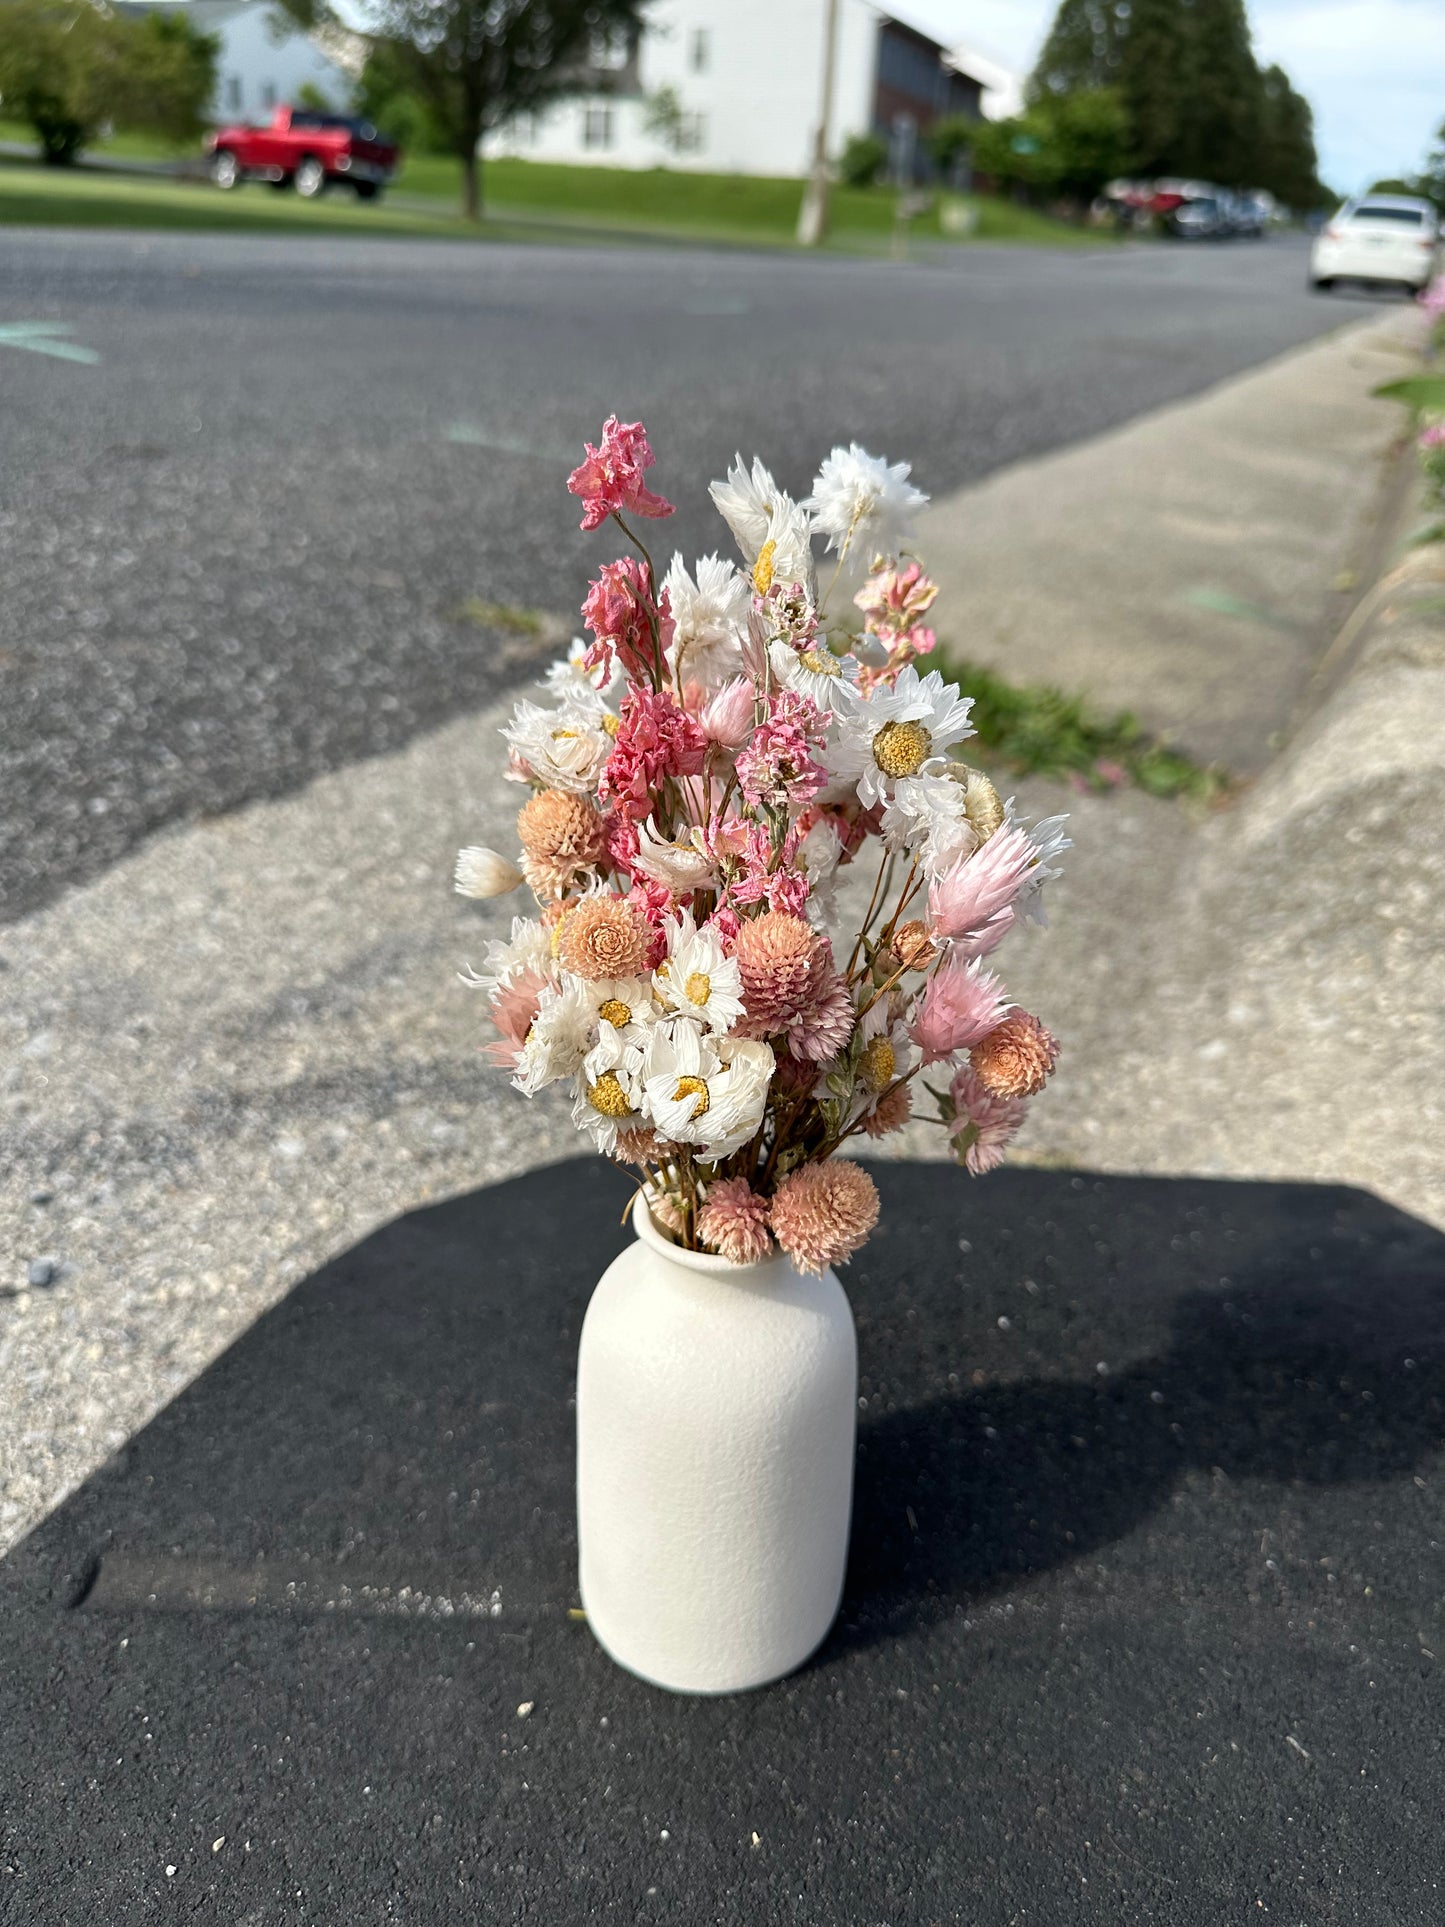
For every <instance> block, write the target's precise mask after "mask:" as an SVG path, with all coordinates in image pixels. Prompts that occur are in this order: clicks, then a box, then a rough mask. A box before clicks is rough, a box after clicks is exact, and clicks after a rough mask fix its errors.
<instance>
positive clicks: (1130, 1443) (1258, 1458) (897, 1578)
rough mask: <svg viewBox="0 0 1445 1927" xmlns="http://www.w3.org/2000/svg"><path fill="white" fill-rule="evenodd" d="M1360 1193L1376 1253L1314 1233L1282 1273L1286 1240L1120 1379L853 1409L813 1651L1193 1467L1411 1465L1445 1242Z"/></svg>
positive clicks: (1016, 1568)
mask: <svg viewBox="0 0 1445 1927" xmlns="http://www.w3.org/2000/svg"><path fill="white" fill-rule="evenodd" d="M1234 1188H1235V1189H1236V1190H1238V1191H1243V1190H1244V1187H1234ZM1271 1188H1276V1189H1284V1188H1285V1187H1260V1189H1261V1190H1262V1191H1263V1190H1268V1189H1271ZM1296 1189H1297V1190H1298V1191H1299V1192H1303V1190H1304V1187H1298V1188H1296ZM1327 1195H1328V1196H1329V1197H1330V1198H1331V1199H1332V1200H1338V1199H1340V1198H1342V1197H1350V1196H1351V1195H1353V1197H1354V1198H1355V1199H1361V1198H1362V1194H1359V1193H1356V1194H1349V1193H1345V1192H1342V1191H1335V1192H1331V1193H1329V1194H1327ZM1368 1203H1369V1205H1370V1207H1371V1211H1372V1215H1376V1216H1378V1217H1379V1218H1380V1221H1381V1223H1382V1224H1383V1225H1384V1226H1385V1235H1384V1236H1383V1238H1378V1239H1377V1240H1376V1243H1377V1248H1378V1254H1379V1255H1378V1261H1377V1262H1376V1263H1374V1264H1372V1265H1368V1266H1365V1267H1361V1266H1360V1264H1359V1254H1358V1251H1349V1252H1346V1253H1342V1254H1341V1256H1340V1261H1338V1262H1336V1263H1335V1264H1334V1265H1330V1264H1329V1263H1328V1262H1326V1261H1324V1254H1323V1252H1322V1250H1321V1247H1319V1246H1318V1245H1315V1246H1310V1247H1308V1248H1307V1268H1306V1269H1304V1270H1301V1271H1298V1272H1294V1271H1292V1269H1291V1265H1290V1253H1289V1252H1288V1251H1286V1252H1284V1253H1280V1252H1278V1251H1276V1252H1274V1253H1271V1254H1268V1255H1266V1256H1265V1257H1264V1258H1263V1260H1262V1262H1261V1263H1260V1264H1258V1265H1257V1266H1255V1267H1253V1268H1249V1269H1241V1270H1237V1271H1236V1274H1235V1275H1234V1276H1233V1277H1231V1278H1229V1279H1228V1280H1227V1281H1225V1282H1226V1283H1227V1287H1228V1288H1227V1293H1225V1292H1221V1291H1216V1292H1201V1291H1195V1292H1191V1293H1188V1294H1186V1295H1185V1296H1183V1297H1181V1298H1178V1299H1176V1300H1175V1302H1174V1305H1173V1307H1172V1310H1171V1314H1170V1323H1171V1333H1170V1342H1169V1343H1168V1344H1167V1345H1166V1346H1164V1347H1163V1348H1162V1349H1160V1350H1158V1351H1157V1352H1151V1353H1150V1354H1148V1355H1147V1356H1145V1357H1143V1358H1142V1359H1139V1360H1137V1361H1136V1362H1134V1363H1132V1364H1131V1365H1129V1366H1128V1367H1127V1369H1124V1370H1121V1371H1118V1372H1110V1373H1107V1374H1102V1373H1096V1374H1095V1376H1093V1377H1092V1378H1090V1379H1065V1378H1052V1377H1029V1378H1020V1379H1018V1380H1016V1381H1013V1382H1005V1383H994V1384H990V1385H987V1386H985V1387H979V1388H969V1389H965V1390H961V1391H958V1392H952V1393H950V1394H949V1395H946V1396H939V1397H934V1398H930V1399H925V1400H923V1401H921V1402H919V1403H917V1404H912V1405H909V1406H906V1407H903V1408H901V1409H898V1410H896V1411H892V1412H888V1413H886V1414H884V1415H882V1416H880V1417H878V1418H875V1419H871V1420H865V1421H864V1422H863V1423H862V1424H861V1425H860V1428H859V1442H858V1463H857V1479H856V1487H855V1499H854V1517H853V1539H852V1551H851V1555H850V1562H849V1570H848V1581H847V1586H846V1589H845V1594H844V1605H843V1611H842V1614H841V1617H840V1620H839V1625H838V1628H837V1629H836V1631H835V1633H834V1635H833V1638H832V1639H831V1640H830V1642H829V1644H828V1646H827V1647H825V1649H824V1654H823V1656H824V1657H827V1656H829V1655H830V1654H836V1653H837V1652H838V1651H839V1650H841V1649H843V1648H846V1647H849V1646H857V1645H866V1644H869V1643H871V1642H872V1641H874V1640H876V1639H878V1638H881V1637H889V1636H893V1635H896V1634H898V1633H900V1632H902V1631H905V1630H906V1629H908V1628H909V1627H910V1626H913V1625H916V1624H918V1623H920V1622H927V1621H931V1620H934V1619H937V1618H938V1617H941V1616H944V1615H949V1614H953V1613H956V1612H959V1611H965V1610H968V1608H969V1606H970V1605H971V1604H973V1603H982V1602H983V1601H985V1600H986V1599H987V1598H988V1596H989V1595H990V1594H993V1593H996V1592H998V1591H1000V1590H1001V1589H1003V1588H1006V1587H1007V1586H1009V1585H1010V1583H1012V1582H1014V1581H1016V1580H1019V1579H1023V1578H1028V1577H1032V1576H1034V1575H1036V1574H1040V1573H1044V1572H1047V1571H1048V1570H1050V1569H1051V1568H1054V1567H1059V1566H1064V1565H1068V1564H1071V1563H1073V1562H1075V1561H1077V1560H1080V1559H1081V1558H1084V1557H1086V1556H1087V1555H1089V1554H1090V1553H1096V1552H1098V1551H1099V1549H1101V1548H1103V1547H1105V1546H1109V1545H1114V1544H1117V1542H1119V1541H1121V1540H1123V1539H1125V1538H1126V1537H1127V1536H1128V1535H1129V1534H1130V1533H1132V1532H1134V1531H1135V1530H1136V1529H1138V1528H1139V1527H1141V1526H1142V1525H1143V1524H1144V1523H1145V1522H1146V1521H1148V1520H1149V1519H1150V1518H1151V1517H1152V1516H1153V1515H1155V1514H1157V1513H1158V1512H1159V1511H1160V1509H1161V1508H1163V1507H1165V1506H1166V1505H1167V1504H1168V1503H1169V1501H1170V1499H1171V1495H1173V1494H1174V1493H1175V1491H1176V1490H1177V1488H1178V1486H1179V1484H1180V1482H1181V1480H1182V1479H1183V1478H1184V1477H1185V1476H1186V1475H1187V1474H1188V1473H1189V1472H1190V1471H1191V1470H1194V1471H1202V1472H1204V1473H1206V1474H1213V1475H1223V1476H1224V1477H1225V1478H1227V1479H1230V1480H1235V1481H1240V1482H1248V1481H1272V1482H1281V1483H1287V1484H1289V1483H1295V1484H1301V1485H1304V1486H1324V1485H1337V1484H1345V1483H1348V1482H1351V1481H1362V1482H1367V1481H1390V1480H1396V1479H1402V1478H1408V1477H1410V1476H1412V1475H1413V1474H1414V1473H1415V1471H1416V1468H1417V1467H1418V1466H1419V1464H1420V1462H1421V1461H1422V1460H1423V1459H1425V1458H1426V1457H1427V1456H1428V1455H1429V1454H1430V1453H1431V1452H1433V1451H1434V1450H1436V1449H1437V1448H1438V1447H1439V1446H1440V1445H1441V1443H1442V1442H1445V1238H1442V1237H1441V1236H1440V1235H1439V1234H1438V1233H1435V1232H1434V1231H1432V1230H1431V1229H1430V1228H1429V1227H1427V1226H1424V1225H1421V1224H1419V1223H1418V1222H1417V1221H1414V1220H1411V1219H1408V1218H1406V1217H1405V1216H1404V1214H1403V1213H1393V1212H1391V1210H1390V1207H1388V1206H1384V1205H1381V1204H1380V1203H1379V1202H1378V1201H1376V1200H1368ZM1391 1218H1393V1219H1394V1220H1395V1221H1396V1222H1395V1225H1394V1227H1393V1230H1394V1234H1395V1235H1393V1236H1391V1235H1390V1231H1391V1227H1390V1226H1389V1225H1388V1222H1387V1221H1388V1220H1389V1219H1391ZM1282 1259H1283V1262H1281V1260H1282Z"/></svg>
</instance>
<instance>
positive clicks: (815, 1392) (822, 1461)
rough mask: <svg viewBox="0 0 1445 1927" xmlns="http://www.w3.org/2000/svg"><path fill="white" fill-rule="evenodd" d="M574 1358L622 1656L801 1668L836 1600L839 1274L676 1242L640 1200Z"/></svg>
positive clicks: (599, 1557) (583, 1556)
mask: <svg viewBox="0 0 1445 1927" xmlns="http://www.w3.org/2000/svg"><path fill="white" fill-rule="evenodd" d="M632 1217H633V1228H634V1229H635V1231H636V1233H637V1241H636V1242H635V1243H634V1244H632V1245H631V1246H629V1247H628V1249H627V1250H626V1251H624V1252H623V1253H622V1255H621V1256H620V1257H619V1258H617V1259H616V1260H615V1261H614V1262H613V1263H612V1264H611V1265H609V1266H608V1268H607V1270H606V1272H605V1273H604V1274H603V1276H602V1279H601V1282H600V1283H599V1284H598V1286H597V1289H596V1291H595V1292H594V1294H593V1297H592V1302H591V1304H590V1305H589V1306H588V1308H587V1316H586V1319H585V1321H584V1322H583V1326H582V1343H581V1348H580V1351H579V1355H578V1361H577V1524H578V1539H579V1552H580V1564H581V1585H582V1603H583V1605H584V1606H585V1607H586V1610H587V1619H588V1623H589V1625H590V1626H591V1628H592V1631H593V1632H594V1634H595V1635H596V1636H597V1639H598V1640H599V1641H600V1642H601V1644H602V1646H603V1647H604V1648H605V1649H606V1650H607V1652H609V1653H610V1654H611V1655H612V1657H613V1659H615V1660H616V1661H617V1662H618V1663H619V1664H620V1665H622V1666H625V1667H626V1668H627V1669H628V1671H629V1672H633V1673H637V1674H639V1675H640V1676H641V1677H642V1678H643V1679H645V1680H650V1681H651V1682H652V1683H653V1684H654V1685H657V1686H666V1687H669V1688H671V1689H672V1690H673V1691H674V1692H679V1693H736V1692H741V1691H743V1690H744V1689H745V1688H747V1687H751V1686H762V1685H765V1684H766V1683H767V1682H768V1681H769V1680H774V1679H779V1678H781V1677H782V1676H783V1674H785V1673H790V1672H792V1671H793V1669H794V1668H795V1667H797V1666H801V1665H802V1663H803V1661H804V1660H805V1659H807V1657H808V1656H809V1654H810V1653H811V1652H812V1651H813V1650H814V1648H815V1647H817V1646H818V1645H819V1644H820V1643H821V1642H822V1640H823V1638H824V1636H825V1634H826V1633H827V1631H828V1628H829V1627H830V1626H831V1625H832V1623H833V1620H834V1618H835V1616H836V1614H837V1611H838V1603H839V1600H840V1599H841V1597H842V1592H843V1571H844V1566H845V1564H846V1562H847V1555H848V1524H849V1517H850V1513H851V1510H852V1503H853V1446H854V1429H855V1424H856V1416H857V1405H858V1346H857V1338H856V1335H855V1333H854V1330H853V1315H852V1312H851V1311H850V1309H849V1306H848V1300H847V1298H846V1297H845V1296H844V1293H843V1288H842V1286H841V1285H840V1284H839V1283H838V1280H837V1279H836V1278H835V1277H834V1275H833V1273H832V1272H831V1271H829V1272H826V1273H825V1274H824V1275H823V1277H822V1278H809V1277H805V1276H803V1275H802V1274H801V1273H799V1272H797V1271H795V1270H794V1269H793V1267H792V1265H791V1264H790V1263H789V1262H788V1260H787V1259H786V1258H785V1257H782V1256H781V1255H779V1256H775V1257H772V1258H769V1259H766V1260H764V1262H763V1263H761V1264H757V1265H734V1264H729V1263H728V1261H727V1260H726V1259H725V1258H717V1257H711V1256H709V1255H707V1254H705V1253H703V1252H696V1251H684V1250H682V1249H681V1248H680V1247H679V1246H677V1245H675V1244H673V1243H671V1241H670V1240H669V1239H667V1238H666V1237H664V1235H663V1234H662V1232H661V1231H659V1229H658V1228H657V1226H656V1224H655V1223H654V1222H653V1219H652V1216H651V1214H650V1212H649V1211H648V1209H647V1206H646V1204H645V1203H644V1202H643V1200H642V1199H641V1198H639V1199H638V1201H637V1203H636V1205H635V1206H634V1208H633V1214H632Z"/></svg>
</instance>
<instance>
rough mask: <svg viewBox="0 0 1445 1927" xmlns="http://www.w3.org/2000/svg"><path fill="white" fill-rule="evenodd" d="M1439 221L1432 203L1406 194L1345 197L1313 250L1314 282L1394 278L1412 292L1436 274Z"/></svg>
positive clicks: (1321, 284) (1318, 284) (1326, 284)
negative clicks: (1346, 199)
mask: <svg viewBox="0 0 1445 1927" xmlns="http://www.w3.org/2000/svg"><path fill="white" fill-rule="evenodd" d="M1439 245H1440V222H1439V217H1438V216H1437V215H1436V212H1435V210H1434V208H1433V207H1432V206H1431V205H1430V203H1429V202H1428V201H1417V200H1416V199H1414V197H1413V196H1411V195H1405V194H1365V195H1362V196H1361V198H1360V199H1359V200H1357V201H1346V202H1345V204H1344V206H1343V207H1342V208H1341V209H1340V211H1339V213H1338V214H1336V215H1334V216H1333V217H1332V218H1331V220H1330V223H1329V225H1328V227H1326V228H1324V229H1322V230H1321V232H1320V234H1319V235H1318V237H1317V238H1316V240H1315V244H1314V246H1313V247H1312V248H1311V250H1310V286H1311V287H1312V288H1315V289H1324V288H1332V287H1333V286H1334V285H1335V283H1336V281H1393V282H1396V283H1398V284H1400V285H1401V286H1403V287H1406V288H1409V289H1411V290H1412V291H1414V290H1416V289H1419V288H1423V287H1424V285H1425V283H1426V282H1427V281H1428V280H1429V279H1430V277H1431V275H1432V274H1433V273H1434V272H1435V259H1436V254H1437V251H1438V249H1439Z"/></svg>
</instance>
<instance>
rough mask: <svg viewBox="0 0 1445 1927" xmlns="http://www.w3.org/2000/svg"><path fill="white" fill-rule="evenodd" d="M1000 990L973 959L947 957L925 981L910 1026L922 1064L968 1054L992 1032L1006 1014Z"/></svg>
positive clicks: (990, 973)
mask: <svg viewBox="0 0 1445 1927" xmlns="http://www.w3.org/2000/svg"><path fill="white" fill-rule="evenodd" d="M1007 1008H1008V1004H1007V1001H1006V999H1005V997H1004V993H1003V988H1002V986H1001V985H1000V983H999V980H998V978H997V977H995V976H994V975H993V973H992V972H991V971H988V970H984V969H983V968H982V966H981V965H980V964H979V963H978V961H977V960H976V959H975V961H974V962H972V963H963V962H961V961H960V960H959V959H958V958H955V957H950V958H949V960H948V961H947V962H946V963H945V964H943V965H942V966H941V967H940V968H939V969H938V970H936V971H935V972H934V973H933V975H932V976H931V977H930V978H929V980H928V987H927V989H926V990H925V991H924V993H923V996H922V997H921V998H920V999H919V1001H918V1004H917V1005H916V1007H915V1010H914V1016H913V1023H912V1025H911V1026H910V1029H911V1033H912V1037H913V1041H914V1043H915V1044H917V1045H918V1047H919V1049H920V1050H921V1051H922V1052H923V1061H924V1063H925V1064H937V1063H940V1062H941V1061H942V1060H943V1059H944V1058H945V1057H952V1056H953V1055H954V1053H955V1052H956V1051H961V1050H968V1049H969V1048H970V1046H972V1045H974V1044H977V1043H978V1042H979V1041H980V1040H981V1039H982V1038H984V1037H987V1035H988V1033H989V1032H990V1031H991V1030H993V1029H995V1028H996V1027H997V1025H998V1023H999V1021H1000V1019H1001V1018H1002V1017H1003V1014H1004V1012H1005V1011H1006V1010H1007Z"/></svg>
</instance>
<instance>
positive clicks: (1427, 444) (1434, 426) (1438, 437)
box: [1420, 422, 1445, 454]
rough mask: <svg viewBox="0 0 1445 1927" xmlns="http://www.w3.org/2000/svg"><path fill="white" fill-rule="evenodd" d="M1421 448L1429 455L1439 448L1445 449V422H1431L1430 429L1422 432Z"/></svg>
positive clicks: (1423, 429) (1424, 429)
mask: <svg viewBox="0 0 1445 1927" xmlns="http://www.w3.org/2000/svg"><path fill="white" fill-rule="evenodd" d="M1420 447H1421V448H1422V449H1424V450H1425V452H1426V453H1427V454H1429V453H1430V452H1431V451H1432V450H1434V449H1437V448H1445V422H1431V424H1430V426H1429V427H1428V428H1422V429H1421V430H1420Z"/></svg>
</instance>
